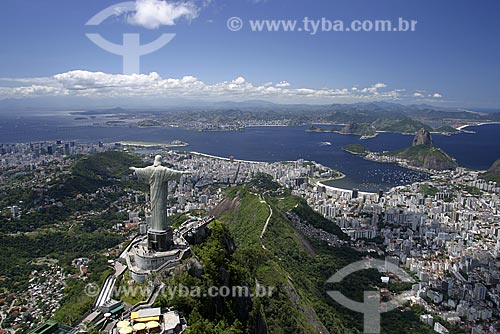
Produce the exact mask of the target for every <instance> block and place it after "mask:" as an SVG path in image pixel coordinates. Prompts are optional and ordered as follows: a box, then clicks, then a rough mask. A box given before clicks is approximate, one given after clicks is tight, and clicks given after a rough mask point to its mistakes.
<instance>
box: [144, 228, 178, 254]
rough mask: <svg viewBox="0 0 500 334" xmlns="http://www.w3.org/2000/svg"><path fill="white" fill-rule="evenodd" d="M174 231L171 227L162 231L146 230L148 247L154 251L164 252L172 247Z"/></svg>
mask: <svg viewBox="0 0 500 334" xmlns="http://www.w3.org/2000/svg"><path fill="white" fill-rule="evenodd" d="M173 236H174V233H173V231H172V229H171V228H169V229H168V230H164V231H157V230H149V231H148V248H149V249H151V250H153V251H156V252H166V251H168V250H170V249H172V247H173V245H174V242H173Z"/></svg>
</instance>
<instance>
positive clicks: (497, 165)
mask: <svg viewBox="0 0 500 334" xmlns="http://www.w3.org/2000/svg"><path fill="white" fill-rule="evenodd" d="M488 172H491V173H498V172H500V159H498V160H497V161H495V162H494V163H493V165H491V167H490V168H489V169H488Z"/></svg>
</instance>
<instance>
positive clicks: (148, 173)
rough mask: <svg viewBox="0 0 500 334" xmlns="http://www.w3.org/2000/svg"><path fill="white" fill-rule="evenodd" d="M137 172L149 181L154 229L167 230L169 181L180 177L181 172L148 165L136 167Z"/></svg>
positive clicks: (141, 177)
mask: <svg viewBox="0 0 500 334" xmlns="http://www.w3.org/2000/svg"><path fill="white" fill-rule="evenodd" d="M135 174H136V175H137V176H138V177H139V179H144V180H147V181H148V182H149V189H150V193H151V226H150V228H151V229H152V230H156V231H165V230H166V229H167V228H168V224H167V195H168V184H167V182H168V181H170V180H173V179H178V177H179V176H180V174H181V172H178V171H176V170H173V169H170V168H167V167H163V166H156V167H155V166H148V167H145V168H136V169H135Z"/></svg>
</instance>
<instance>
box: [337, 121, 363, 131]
mask: <svg viewBox="0 0 500 334" xmlns="http://www.w3.org/2000/svg"><path fill="white" fill-rule="evenodd" d="M358 129H359V125H358V124H357V123H354V122H351V123H348V124H346V126H344V127H343V128H342V129H341V130H340V132H341V133H345V134H349V133H356V131H357V130H358Z"/></svg>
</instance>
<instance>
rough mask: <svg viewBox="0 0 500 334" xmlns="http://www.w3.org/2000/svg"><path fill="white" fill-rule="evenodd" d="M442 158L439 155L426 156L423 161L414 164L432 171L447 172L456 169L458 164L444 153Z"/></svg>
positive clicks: (416, 161) (415, 161)
mask: <svg viewBox="0 0 500 334" xmlns="http://www.w3.org/2000/svg"><path fill="white" fill-rule="evenodd" d="M441 153H442V156H439V155H426V156H424V157H422V160H421V161H418V160H414V161H412V162H413V164H414V165H415V166H417V167H423V168H426V169H432V170H447V169H455V168H456V167H457V164H456V163H455V162H454V161H453V160H452V159H451V158H450V157H449V156H448V155H447V154H446V153H444V152H443V151H441Z"/></svg>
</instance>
